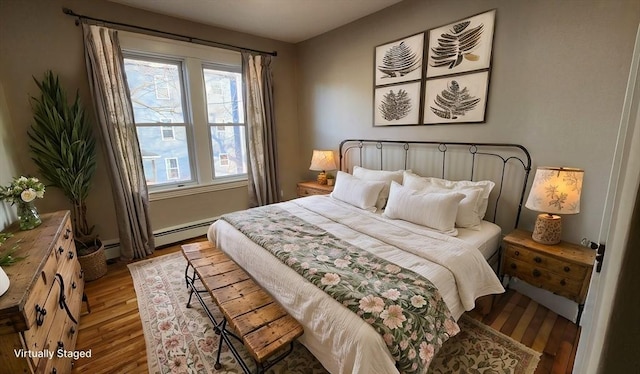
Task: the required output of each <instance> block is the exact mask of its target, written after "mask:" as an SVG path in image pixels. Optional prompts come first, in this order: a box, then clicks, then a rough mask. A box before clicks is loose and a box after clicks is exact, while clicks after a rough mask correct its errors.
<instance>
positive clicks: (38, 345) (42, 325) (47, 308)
mask: <svg viewBox="0 0 640 374" xmlns="http://www.w3.org/2000/svg"><path fill="white" fill-rule="evenodd" d="M52 279H53V278H52ZM59 300H60V287H59V284H57V282H56V284H54V285H53V287H51V291H50V292H49V295H48V296H47V298H46V299H44V298H43V300H42V301H40V302H39V303H36V304H35V306H34V311H35V309H36V306H37V308H38V310H39V311H36V312H35V313H34V323H33V324H32V325H31V327H30V328H29V329H28V330H26V331H25V332H24V340H25V344H26V349H27V350H29V351H37V352H41V351H42V350H44V349H50V348H49V347H48V345H47V337H48V336H49V332H50V330H51V329H52V328H55V326H56V323H58V324H60V323H63V322H64V320H62V321H60V320H58V321H56V317H57V311H58V309H59V303H58V301H59ZM32 361H33V363H34V366H37V365H38V361H39V359H38V358H33V359H32Z"/></svg>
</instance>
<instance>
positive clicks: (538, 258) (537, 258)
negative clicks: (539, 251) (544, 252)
mask: <svg viewBox="0 0 640 374" xmlns="http://www.w3.org/2000/svg"><path fill="white" fill-rule="evenodd" d="M533 261H535V262H536V263H538V264H539V263H541V262H542V259H541V258H540V257H536V258H534V259H533Z"/></svg>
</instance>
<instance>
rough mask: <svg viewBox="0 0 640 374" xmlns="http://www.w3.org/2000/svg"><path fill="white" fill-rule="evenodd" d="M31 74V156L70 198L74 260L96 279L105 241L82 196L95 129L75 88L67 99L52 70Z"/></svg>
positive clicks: (91, 168) (92, 161)
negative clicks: (72, 97)
mask: <svg viewBox="0 0 640 374" xmlns="http://www.w3.org/2000/svg"><path fill="white" fill-rule="evenodd" d="M33 80H34V81H35V82H36V84H37V85H38V88H39V89H40V97H39V98H36V97H32V98H31V104H32V109H33V119H34V123H33V124H32V125H31V129H30V130H29V132H28V135H29V149H30V150H31V153H32V159H33V161H34V162H35V163H36V165H37V166H38V168H39V169H40V173H41V174H42V176H43V177H44V179H46V180H47V181H48V182H49V183H50V186H52V187H57V188H60V189H61V190H62V192H63V193H64V195H65V197H66V198H67V199H69V202H71V205H72V210H71V215H72V219H73V227H74V234H75V240H76V250H77V252H78V260H79V261H80V265H81V266H82V270H83V271H84V275H85V280H93V279H97V278H100V277H101V276H103V275H104V274H105V273H106V271H107V264H106V255H105V253H104V246H103V245H102V243H101V242H100V240H99V239H98V237H97V236H96V235H94V234H93V226H89V224H88V222H87V204H86V200H87V197H88V196H89V189H90V187H91V179H92V178H93V175H94V173H95V170H96V147H95V139H94V137H93V129H92V128H91V124H90V123H89V121H88V120H87V119H86V117H85V112H84V108H83V106H82V104H81V102H80V96H79V94H78V93H77V92H76V97H75V100H74V102H73V104H71V105H69V102H68V101H67V95H66V93H65V91H64V90H63V89H62V87H61V86H60V82H59V81H58V77H57V76H54V75H53V73H52V72H51V71H48V72H47V73H45V77H44V80H42V81H41V82H40V81H38V80H37V79H36V78H35V77H34V78H33Z"/></svg>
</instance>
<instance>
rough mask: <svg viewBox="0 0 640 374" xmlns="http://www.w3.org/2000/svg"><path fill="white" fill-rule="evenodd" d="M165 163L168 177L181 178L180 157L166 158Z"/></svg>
mask: <svg viewBox="0 0 640 374" xmlns="http://www.w3.org/2000/svg"><path fill="white" fill-rule="evenodd" d="M164 163H165V166H166V169H167V179H180V167H179V166H178V159H177V158H175V157H171V158H165V159H164Z"/></svg>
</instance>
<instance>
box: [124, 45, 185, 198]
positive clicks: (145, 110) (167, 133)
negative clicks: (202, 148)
mask: <svg viewBox="0 0 640 374" xmlns="http://www.w3.org/2000/svg"><path fill="white" fill-rule="evenodd" d="M124 65H125V73H126V74H127V82H128V84H129V91H130V93H131V103H132V106H133V117H134V120H135V123H136V130H137V133H138V141H139V144H140V151H141V152H142V154H143V155H144V154H148V155H156V156H158V158H162V159H165V161H166V162H165V170H164V171H165V173H163V172H162V170H156V168H157V167H158V166H160V167H162V164H160V165H156V164H155V162H153V165H152V167H153V170H147V166H151V165H150V164H151V162H143V167H144V168H145V176H146V179H147V183H148V184H149V186H156V185H166V184H168V183H176V182H189V181H193V178H192V173H191V164H192V162H191V157H190V149H189V148H190V146H189V141H188V135H187V134H188V127H190V126H191V123H189V122H188V120H187V119H188V118H187V116H186V115H185V113H186V110H185V104H184V100H183V97H184V96H185V95H184V84H183V81H182V75H183V64H182V63H181V62H180V61H176V60H170V59H159V58H153V59H152V58H146V57H144V56H127V57H126V58H125V59H124ZM164 123H171V126H164V125H161V124H164ZM167 140H171V142H170V143H167V142H166V141H167ZM143 159H144V156H143ZM149 159H150V160H152V159H151V158H149ZM170 160H173V161H170ZM174 161H175V162H174ZM170 163H171V165H175V166H172V167H171V169H170V167H169V165H170ZM178 164H182V165H184V167H183V170H184V172H183V173H182V175H180V173H179V172H178V166H177V165H178ZM163 176H165V177H164V178H163Z"/></svg>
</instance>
